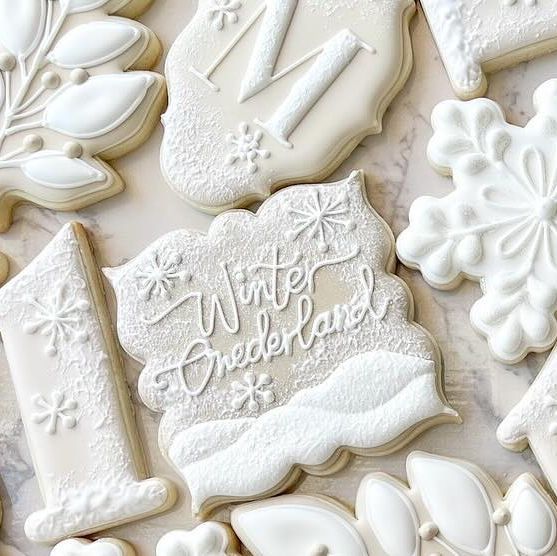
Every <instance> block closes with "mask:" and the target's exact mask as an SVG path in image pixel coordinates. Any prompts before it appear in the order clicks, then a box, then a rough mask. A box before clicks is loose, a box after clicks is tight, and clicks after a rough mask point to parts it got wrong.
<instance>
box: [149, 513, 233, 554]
mask: <svg viewBox="0 0 557 556" xmlns="http://www.w3.org/2000/svg"><path fill="white" fill-rule="evenodd" d="M230 541H231V532H229V530H228V529H227V528H226V527H225V526H224V525H223V524H221V523H217V522H214V521H208V522H206V523H202V524H201V525H199V527H196V528H195V529H193V530H192V531H171V532H170V533H167V534H166V535H164V536H163V537H162V538H161V539H160V541H159V542H158V543H157V552H156V556H227V555H228V554H231V552H230V548H231V547H230V544H231V542H230Z"/></svg>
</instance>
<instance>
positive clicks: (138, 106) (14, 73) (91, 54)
mask: <svg viewBox="0 0 557 556" xmlns="http://www.w3.org/2000/svg"><path fill="white" fill-rule="evenodd" d="M130 4H131V0H122V1H120V2H117V3H115V2H108V1H107V0H97V1H91V0H89V1H87V0H60V1H57V2H54V1H52V0H18V1H17V2H13V1H12V0H0V228H4V229H5V228H7V227H8V226H9V224H10V220H11V211H12V208H13V206H14V199H16V200H25V201H32V202H34V203H37V204H39V205H42V206H45V207H49V208H53V209H61V210H68V209H72V210H73V209H75V208H80V207H82V206H86V205H88V204H91V203H93V202H96V201H99V200H101V199H104V198H106V197H109V196H111V195H114V194H115V193H118V192H119V191H120V190H121V189H122V182H121V179H120V178H119V177H118V175H117V174H116V173H115V172H114V170H112V168H111V167H110V166H108V165H107V164H106V163H104V162H103V160H104V159H108V158H111V159H112V158H115V157H117V156H122V155H123V154H125V153H126V152H127V151H129V150H131V149H132V148H134V147H135V146H137V145H138V144H139V142H140V141H141V140H142V139H144V138H145V137H146V136H147V134H148V132H149V131H150V129H151V128H152V127H153V125H154V123H155V121H156V115H157V114H158V110H160V107H161V104H162V98H163V96H164V92H163V91H164V80H163V78H162V76H160V75H157V74H155V73H150V72H146V71H133V72H127V73H123V72H124V71H125V70H127V69H128V68H129V67H131V66H134V67H137V68H140V67H148V66H149V64H151V63H152V62H153V61H154V60H155V58H156V52H157V49H158V45H157V41H156V38H155V36H154V34H153V33H152V32H151V31H150V30H148V29H147V28H146V27H144V26H143V25H141V24H139V23H137V22H135V21H132V20H130V19H125V18H123V17H118V18H116V17H110V15H111V14H117V13H120V12H121V11H122V10H124V9H125V8H126V7H128V8H129V5H130ZM127 13H131V12H129V11H128V12H127ZM98 37H102V38H103V40H102V41H101V40H99V39H98Z"/></svg>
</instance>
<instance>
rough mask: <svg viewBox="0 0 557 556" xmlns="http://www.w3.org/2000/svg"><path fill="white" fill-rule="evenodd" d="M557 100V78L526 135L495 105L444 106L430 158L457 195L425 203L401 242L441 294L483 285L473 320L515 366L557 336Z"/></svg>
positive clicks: (402, 252)
mask: <svg viewBox="0 0 557 556" xmlns="http://www.w3.org/2000/svg"><path fill="white" fill-rule="evenodd" d="M556 101H557V80H550V81H547V82H546V83H544V84H543V85H542V86H541V87H539V89H538V90H537V91H536V94H535V96H534V104H535V107H536V112H537V115H536V116H535V117H534V118H533V119H532V120H531V121H530V122H529V123H528V125H526V127H524V128H521V127H517V126H514V125H510V124H508V123H506V122H505V119H504V116H503V113H502V112H501V109H500V108H499V106H498V105H497V104H495V103H494V102H492V101H490V100H487V99H478V100H474V101H470V102H468V103H464V102H458V101H447V102H443V103H441V104H440V105H439V106H437V108H436V109H435V110H434V112H433V118H432V119H433V127H434V129H435V135H434V137H433V139H432V140H431V142H430V144H429V151H428V154H429V159H430V161H431V163H432V164H433V166H434V167H435V168H436V169H438V170H439V171H440V172H441V173H443V174H447V175H452V178H453V182H454V186H455V190H454V191H453V192H452V193H450V194H449V195H447V196H446V197H444V198H442V199H433V198H431V197H422V198H420V199H418V200H417V201H416V202H415V203H414V204H413V206H412V208H411V210H410V226H409V228H408V229H407V230H405V231H404V232H403V233H402V234H401V236H400V237H399V239H398V243H397V248H398V254H399V257H400V259H401V260H402V261H403V262H404V263H405V264H407V265H408V266H410V267H412V268H418V269H419V270H420V271H421V272H422V274H423V275H424V278H425V279H426V280H427V281H428V282H429V283H430V284H431V285H432V286H433V287H436V288H441V289H449V288H453V287H455V286H456V285H458V283H459V282H460V281H461V280H462V279H463V278H470V279H474V280H478V281H480V284H481V287H482V291H483V294H484V295H483V297H482V298H481V299H480V300H479V301H478V302H477V303H476V304H475V305H474V306H473V308H472V311H471V314H470V317H471V321H472V324H473V325H474V327H475V328H476V329H477V330H478V331H479V332H480V333H481V334H482V335H484V336H485V337H486V338H487V339H488V341H489V346H490V348H491V351H492V352H493V354H494V355H495V357H497V359H499V360H501V361H503V362H505V363H515V362H518V361H520V360H521V359H522V358H523V357H525V355H526V354H527V353H528V352H530V351H545V350H547V349H549V348H550V347H551V346H552V345H553V343H554V342H555V339H556V338H557V322H556V320H555V311H556V310H557V287H556V283H557V282H556V279H557V164H556V158H555V153H556V152H557V119H556V117H557V111H556V110H555V103H556Z"/></svg>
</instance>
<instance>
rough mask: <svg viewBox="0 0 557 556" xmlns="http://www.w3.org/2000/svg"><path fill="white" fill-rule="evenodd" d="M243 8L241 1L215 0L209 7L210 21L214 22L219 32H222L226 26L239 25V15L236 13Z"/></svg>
mask: <svg viewBox="0 0 557 556" xmlns="http://www.w3.org/2000/svg"><path fill="white" fill-rule="evenodd" d="M241 7H242V3H241V2H240V1H239V0H213V2H212V4H211V6H210V7H209V19H210V20H211V21H212V22H213V26H214V27H215V29H217V30H218V31H222V30H223V29H224V27H225V24H226V23H227V22H228V23H230V24H234V23H238V14H237V13H236V12H237V11H238V10H239V9H240V8H241Z"/></svg>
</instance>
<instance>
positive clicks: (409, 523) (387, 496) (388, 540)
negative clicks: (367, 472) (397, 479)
mask: <svg viewBox="0 0 557 556" xmlns="http://www.w3.org/2000/svg"><path fill="white" fill-rule="evenodd" d="M365 508H366V515H365V521H366V522H367V523H368V524H369V525H370V527H371V530H372V531H373V533H374V535H375V537H376V538H377V540H378V542H379V544H380V545H381V548H382V549H383V551H384V552H385V553H386V554H396V555H397V556H415V555H416V554H417V553H418V548H419V543H420V541H419V538H418V534H417V531H418V528H419V523H418V518H417V516H416V512H415V510H414V508H413V506H412V505H411V502H410V501H409V500H408V499H407V498H406V496H405V495H404V494H403V493H402V492H401V491H400V490H399V489H397V488H396V487H395V486H393V485H392V484H390V483H388V482H386V481H380V480H371V481H369V482H368V483H367V485H366V491H365ZM359 517H360V518H362V517H364V516H359Z"/></svg>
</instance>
